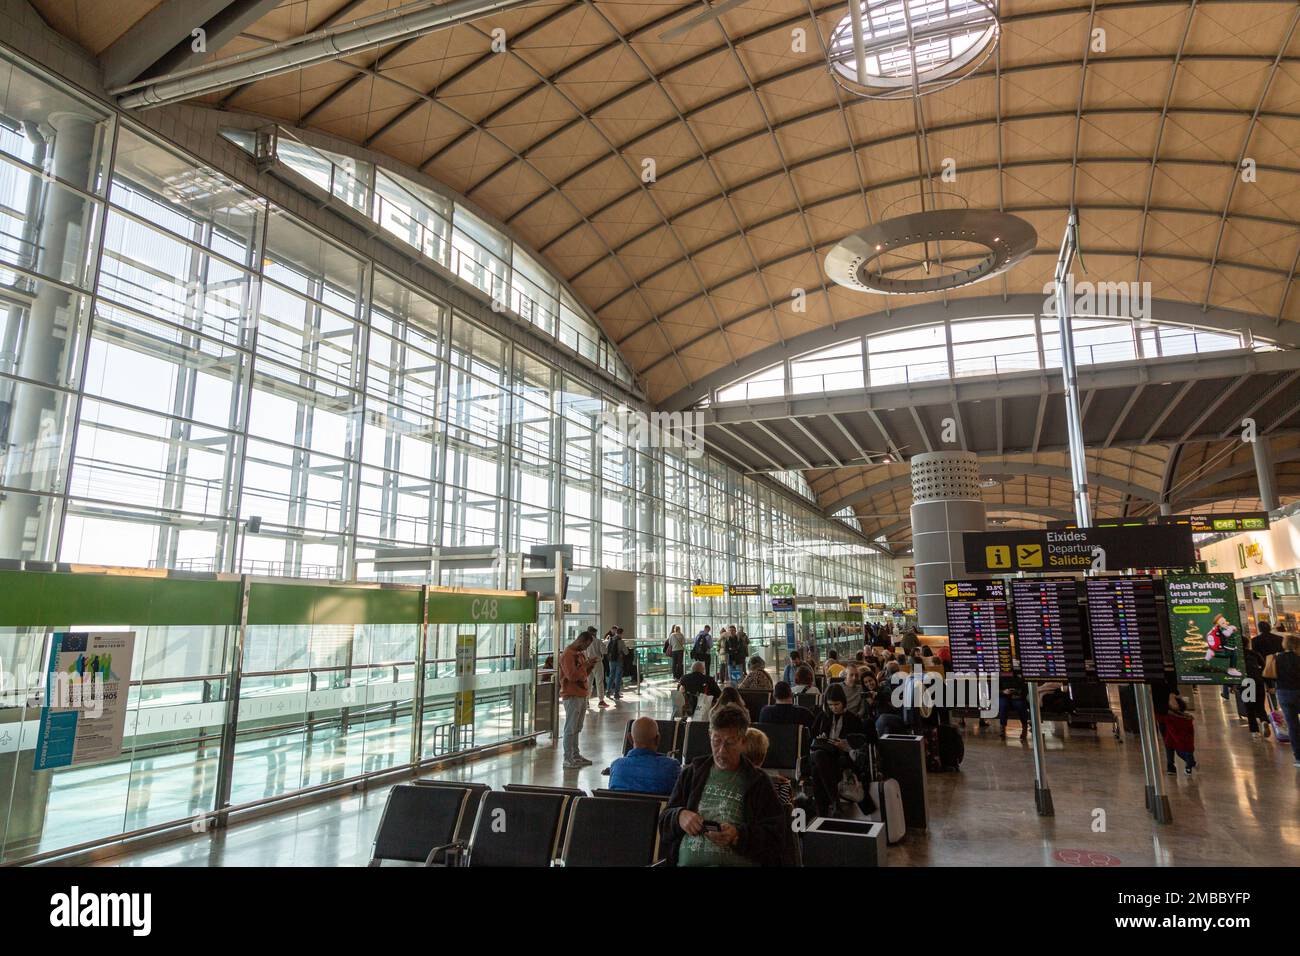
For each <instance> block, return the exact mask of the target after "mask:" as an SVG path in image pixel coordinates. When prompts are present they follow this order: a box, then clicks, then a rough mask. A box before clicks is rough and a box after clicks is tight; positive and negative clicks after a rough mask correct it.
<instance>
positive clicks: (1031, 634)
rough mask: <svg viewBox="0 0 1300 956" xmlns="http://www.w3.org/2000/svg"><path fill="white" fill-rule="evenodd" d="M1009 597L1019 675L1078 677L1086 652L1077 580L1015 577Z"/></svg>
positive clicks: (1027, 678)
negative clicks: (1011, 607)
mask: <svg viewBox="0 0 1300 956" xmlns="http://www.w3.org/2000/svg"><path fill="white" fill-rule="evenodd" d="M1011 600H1012V604H1013V611H1012V621H1013V622H1014V624H1015V634H1016V656H1017V657H1018V658H1019V659H1020V676H1021V677H1023V678H1024V679H1025V680H1041V681H1047V680H1072V679H1075V678H1078V679H1082V678H1083V677H1084V676H1085V665H1084V658H1085V657H1086V654H1085V653H1084V648H1083V620H1082V618H1081V616H1080V612H1079V586H1078V583H1077V582H1076V581H1075V580H1074V579H1073V578H1038V579H1035V578H1016V579H1014V580H1013V581H1012V582H1011Z"/></svg>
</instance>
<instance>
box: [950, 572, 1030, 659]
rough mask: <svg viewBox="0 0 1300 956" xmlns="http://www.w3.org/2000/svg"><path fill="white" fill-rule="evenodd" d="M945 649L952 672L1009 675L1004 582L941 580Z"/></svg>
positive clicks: (1009, 638) (1007, 623)
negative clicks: (945, 607) (944, 615)
mask: <svg viewBox="0 0 1300 956" xmlns="http://www.w3.org/2000/svg"><path fill="white" fill-rule="evenodd" d="M943 594H944V603H945V604H946V605H947V609H948V649H949V651H950V652H951V653H952V670H953V673H955V674H999V675H1001V676H1004V677H1010V676H1011V675H1012V673H1013V670H1012V663H1011V624H1010V618H1009V612H1008V609H1007V585H1006V582H1005V581H998V580H994V581H945V582H944V585H943Z"/></svg>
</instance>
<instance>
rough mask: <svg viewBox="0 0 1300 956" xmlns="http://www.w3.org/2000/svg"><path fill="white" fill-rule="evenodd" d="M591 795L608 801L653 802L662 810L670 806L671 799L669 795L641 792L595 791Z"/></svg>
mask: <svg viewBox="0 0 1300 956" xmlns="http://www.w3.org/2000/svg"><path fill="white" fill-rule="evenodd" d="M591 795H592V796H593V797H600V798H602V799H606V800H608V799H613V800H645V801H653V802H654V803H657V804H659V805H660V807H661V808H662V807H664V806H667V805H668V797H669V794H666V793H645V792H643V791H641V790H593V791H591Z"/></svg>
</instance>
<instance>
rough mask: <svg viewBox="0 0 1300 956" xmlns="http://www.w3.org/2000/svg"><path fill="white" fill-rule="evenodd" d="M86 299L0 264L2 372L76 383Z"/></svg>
mask: <svg viewBox="0 0 1300 956" xmlns="http://www.w3.org/2000/svg"><path fill="white" fill-rule="evenodd" d="M87 311H88V307H87V300H86V297H85V296H81V295H76V294H74V293H71V292H68V291H67V290H65V289H62V288H60V287H58V286H55V285H53V284H52V283H49V282H46V281H45V280H43V279H33V278H31V277H30V276H27V275H24V274H23V273H21V272H14V271H13V270H11V269H5V268H2V267H0V375H17V376H19V377H21V378H28V379H33V380H35V381H38V382H42V383H44V384H47V385H58V386H62V387H65V388H75V387H76V384H77V380H78V375H79V369H80V362H81V351H82V348H83V346H84V344H85V334H86V317H87Z"/></svg>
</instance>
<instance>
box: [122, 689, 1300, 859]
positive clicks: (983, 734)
mask: <svg viewBox="0 0 1300 956" xmlns="http://www.w3.org/2000/svg"><path fill="white" fill-rule="evenodd" d="M1191 699H1192V701H1193V706H1194V708H1195V714H1196V720H1197V728H1196V732H1197V760H1198V761H1199V764H1200V766H1199V768H1198V769H1197V770H1196V772H1195V773H1194V774H1193V775H1192V776H1191V777H1187V776H1185V775H1184V774H1183V773H1182V772H1181V770H1180V772H1179V774H1178V776H1177V777H1170V776H1165V777H1164V778H1163V780H1164V782H1165V784H1166V786H1167V788H1168V791H1169V796H1170V803H1171V806H1172V810H1173V817H1174V820H1173V823H1172V824H1169V825H1159V824H1156V823H1155V822H1154V821H1153V820H1152V819H1151V817H1150V816H1149V815H1148V814H1147V812H1146V810H1145V808H1144V806H1143V776H1142V756H1141V753H1140V752H1139V750H1138V748H1137V746H1136V740H1125V741H1124V742H1123V743H1120V742H1117V741H1116V740H1115V739H1114V738H1113V737H1112V736H1111V734H1110V733H1109V731H1108V729H1106V728H1103V730H1102V733H1101V734H1100V735H1098V736H1095V737H1094V736H1093V735H1092V734H1090V733H1088V732H1074V731H1071V732H1069V736H1067V737H1066V738H1065V739H1061V738H1060V737H1056V736H1052V735H1049V736H1048V737H1047V738H1046V757H1047V767H1048V773H1049V784H1050V786H1051V789H1052V794H1053V797H1054V801H1055V804H1056V815H1055V816H1054V817H1050V818H1043V817H1039V816H1037V814H1036V813H1035V812H1034V800H1033V756H1032V753H1031V752H1030V747H1029V744H1028V743H1022V742H1021V741H1020V740H1018V739H1016V732H1017V730H1018V728H1017V726H1016V725H1015V723H1014V722H1013V723H1012V724H1011V728H1010V730H1011V733H1010V736H1009V737H1008V739H1006V740H1003V739H1001V738H1000V737H998V736H997V725H996V724H993V725H992V726H991V727H990V728H988V729H987V730H980V729H978V728H976V727H975V725H974V723H973V722H968V723H967V726H966V760H965V763H964V764H963V768H962V771H961V772H960V773H949V774H936V775H931V777H930V782H929V816H930V828H929V830H928V832H926V833H924V834H921V833H913V834H910V835H909V836H908V838H907V840H906V841H905V842H903V843H902V844H900V845H898V846H896V847H893V848H892V849H891V850H890V853H889V861H888V862H889V864H890V865H894V866H907V865H956V866H961V865H969V866H1043V865H1049V866H1050V865H1057V866H1060V865H1071V864H1072V863H1074V864H1077V863H1079V862H1082V861H1086V860H1087V859H1089V857H1087V856H1086V855H1085V854H1093V855H1094V856H1093V857H1092V858H1093V859H1097V860H1101V859H1102V858H1101V857H1100V856H1098V854H1106V855H1107V862H1110V863H1111V864H1112V865H1114V861H1118V865H1121V866H1142V865H1148V866H1149V865H1160V866H1218V865H1252V864H1253V865H1261V864H1263V865H1268V864H1272V865H1290V866H1295V865H1300V769H1296V768H1295V767H1293V766H1292V759H1291V751H1290V749H1289V748H1288V747H1284V746H1279V745H1278V744H1277V743H1276V741H1274V740H1268V741H1262V742H1260V741H1253V740H1252V739H1251V738H1250V736H1249V735H1248V734H1247V732H1246V728H1245V724H1244V723H1242V722H1240V721H1239V720H1238V719H1237V717H1236V714H1235V710H1234V708H1233V706H1232V705H1231V704H1230V703H1227V702H1224V701H1222V700H1221V699H1220V698H1219V696H1218V695H1217V694H1216V693H1215V692H1214V691H1213V690H1211V689H1209V688H1203V689H1201V690H1199V691H1192V692H1191ZM667 709H668V705H667V690H666V688H665V687H663V686H657V687H649V686H647V687H645V688H643V689H642V691H641V694H640V695H637V694H635V693H631V694H627V695H625V697H624V699H623V701H621V702H620V703H619V704H618V706H616V707H614V708H611V709H610V710H607V711H598V710H594V709H593V711H592V712H591V713H590V714H589V716H588V720H587V728H586V730H585V732H584V741H583V751H584V752H585V753H586V754H587V756H589V757H591V758H592V759H593V760H594V761H595V764H594V765H593V766H591V767H588V768H585V769H583V770H579V771H566V770H563V769H561V767H560V759H559V756H558V754H557V752H556V750H555V748H554V747H552V746H550V745H549V742H545V741H544V742H543V743H542V744H541V745H540V746H536V747H527V748H524V749H522V750H518V751H515V752H512V753H509V754H505V755H502V756H499V757H492V758H488V759H485V760H480V761H478V762H476V763H473V764H468V765H463V766H460V767H456V768H452V769H449V770H445V771H443V772H441V773H438V774H436V775H434V776H437V777H440V778H443V779H467V780H477V781H482V782H484V783H488V784H491V785H492V786H501V785H503V784H506V783H511V782H534V783H564V784H567V785H571V786H572V785H576V786H579V787H583V788H585V789H592V788H596V787H600V786H603V785H604V783H605V781H606V780H607V778H606V777H602V776H601V774H600V770H601V768H602V767H604V766H607V765H608V762H609V761H610V760H612V759H613V758H614V757H616V756H617V755H618V754H619V752H620V750H621V740H622V733H623V727H624V725H625V722H626V721H627V720H628V719H629V718H631V717H635V716H638V715H640V714H643V713H644V714H649V715H652V716H662V715H663V714H664V713H665V712H666V710H667ZM1180 767H1181V764H1180ZM1161 769H1162V770H1163V767H1162V768H1161ZM384 799H385V788H375V789H372V790H369V791H366V792H364V793H358V794H352V795H349V796H346V797H343V798H340V799H337V800H331V801H328V802H323V803H318V804H315V805H312V806H309V807H305V808H303V809H299V810H294V811H289V812H285V813H282V814H277V815H275V816H271V817H266V818H263V819H260V820H255V821H251V822H249V823H246V824H241V825H237V826H234V827H232V828H231V829H229V830H228V831H225V832H220V833H212V834H203V835H198V836H195V837H191V838H187V839H185V840H182V841H178V842H175V843H170V844H167V845H164V846H159V847H154V848H151V849H148V850H144V851H140V852H136V853H131V854H128V855H124V856H119V857H116V858H114V859H112V860H109V861H106V862H107V863H109V864H110V865H125V866H335V865H343V866H358V865H363V864H364V863H365V862H366V860H367V859H368V858H369V855H370V844H371V840H372V839H373V836H374V832H375V827H376V825H377V823H378V820H379V815H380V813H381V811H382V809H383V805H384ZM1097 811H1103V813H1101V814H1099V813H1098V812H1097ZM1103 824H1104V829H1095V828H1098V827H1100V826H1102V825H1103ZM1072 851H1083V853H1079V852H1072Z"/></svg>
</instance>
